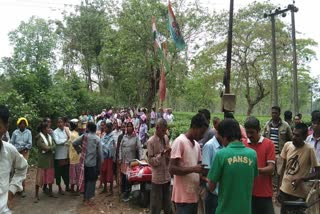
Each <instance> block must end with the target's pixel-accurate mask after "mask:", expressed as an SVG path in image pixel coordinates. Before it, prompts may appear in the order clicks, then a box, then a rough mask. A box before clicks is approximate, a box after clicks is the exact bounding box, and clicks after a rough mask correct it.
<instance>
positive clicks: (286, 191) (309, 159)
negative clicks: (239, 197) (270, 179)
mask: <svg viewBox="0 0 320 214" xmlns="http://www.w3.org/2000/svg"><path fill="white" fill-rule="evenodd" d="M307 134H308V126H307V125H306V124H304V123H300V124H297V125H296V127H295V128H294V129H293V139H292V142H287V143H286V144H285V145H284V147H283V149H282V152H281V158H282V159H283V166H282V169H281V178H282V179H281V180H282V183H281V187H280V193H279V196H278V200H279V202H280V203H282V202H284V201H293V200H298V199H301V198H302V199H306V197H307V194H308V192H306V191H305V187H304V185H303V183H301V182H302V181H308V180H311V179H314V178H316V177H318V176H319V163H318V161H317V158H316V155H315V152H314V149H313V147H312V146H311V145H310V144H306V143H305V142H304V140H305V139H306V137H307ZM314 168H315V170H314V173H312V174H309V172H310V171H311V170H312V169H314ZM286 213H287V209H286V207H284V206H283V205H282V207H281V214H286Z"/></svg>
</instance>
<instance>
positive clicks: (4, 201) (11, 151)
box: [0, 105, 28, 214]
mask: <svg viewBox="0 0 320 214" xmlns="http://www.w3.org/2000/svg"><path fill="white" fill-rule="evenodd" d="M8 120H9V110H8V108H7V107H5V106H3V105H0V139H1V138H2V136H3V135H4V134H6V132H7V127H8ZM11 169H13V172H14V175H13V177H12V178H11V179H10V172H11ZM27 170H28V163H27V161H26V160H25V159H24V158H23V156H22V155H21V154H20V153H19V152H18V151H17V149H16V148H15V147H14V146H13V145H11V144H9V143H7V142H4V141H2V140H0V172H1V173H0V213H1V214H11V211H10V210H9V208H11V205H12V199H13V195H14V194H15V193H16V192H17V191H22V190H23V189H22V181H23V180H24V179H25V178H26V174H27ZM8 207H9V208H8Z"/></svg>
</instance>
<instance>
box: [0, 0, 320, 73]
mask: <svg viewBox="0 0 320 214" xmlns="http://www.w3.org/2000/svg"><path fill="white" fill-rule="evenodd" d="M171 1H172V2H173V1H174V0H171ZM198 1H199V2H201V3H202V5H203V6H206V7H208V8H209V10H212V9H215V10H218V11H219V10H228V9H229V1H227V0H198ZM256 1H257V2H264V1H265V0H256ZM268 1H269V2H271V3H273V4H275V5H277V6H280V7H282V8H285V7H286V6H287V5H288V4H292V3H293V0H268ZM252 2H253V0H234V4H235V5H234V7H235V10H237V9H239V8H241V7H245V6H246V5H248V4H249V3H252ZM80 3H81V0H54V1H52V0H28V1H26V0H0V20H1V21H0V58H1V57H4V56H10V55H11V54H12V52H13V50H12V47H11V46H10V43H9V40H8V33H9V32H10V31H12V30H14V29H15V28H17V27H18V25H19V24H20V22H21V21H27V20H28V19H29V18H30V17H31V16H33V15H34V16H38V17H41V18H45V19H49V18H51V19H61V18H62V15H61V12H62V11H63V10H72V6H74V5H77V4H80ZM295 5H296V6H297V7H298V8H299V11H298V12H297V13H296V14H295V20H296V31H297V32H300V33H299V34H297V38H301V37H303V38H312V39H314V40H315V41H316V42H318V43H319V46H318V47H316V48H315V51H316V52H317V57H318V58H319V59H320V28H319V27H318V25H317V26H316V22H317V21H318V20H320V13H319V11H318V8H319V6H320V1H316V0H295ZM279 18H281V17H279ZM281 19H283V20H284V21H286V22H288V23H290V20H291V19H290V16H288V15H287V17H285V18H281ZM310 66H311V74H312V75H313V76H315V75H320V60H314V61H313V62H311V64H310Z"/></svg>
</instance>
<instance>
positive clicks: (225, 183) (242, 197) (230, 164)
mask: <svg viewBox="0 0 320 214" xmlns="http://www.w3.org/2000/svg"><path fill="white" fill-rule="evenodd" d="M216 159H217V160H219V161H218V163H219V164H222V168H223V170H222V171H221V177H222V178H223V179H221V180H220V181H219V200H218V204H219V206H218V209H217V213H232V214H236V213H237V212H238V213H239V214H240V213H248V214H249V213H251V195H252V188H253V181H254V178H255V176H256V175H257V165H256V163H257V162H256V159H257V157H256V152H255V151H254V150H252V149H249V148H245V146H244V145H243V143H242V142H233V143H231V144H230V145H229V146H228V147H227V148H225V149H222V150H221V151H219V152H218V153H217V156H216ZM212 168H213V169H215V165H213V167H212ZM220 196H221V197H220ZM249 205H250V206H249Z"/></svg>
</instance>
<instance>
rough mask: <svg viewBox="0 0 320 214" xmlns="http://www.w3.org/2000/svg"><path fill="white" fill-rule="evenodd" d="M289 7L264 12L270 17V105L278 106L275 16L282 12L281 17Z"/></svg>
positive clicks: (265, 16) (265, 15)
mask: <svg viewBox="0 0 320 214" xmlns="http://www.w3.org/2000/svg"><path fill="white" fill-rule="evenodd" d="M288 10H289V9H283V10H281V9H280V8H277V9H276V10H275V11H274V12H273V13H272V12H270V13H269V14H267V13H265V14H264V15H263V16H264V18H267V17H270V18H271V37H272V40H271V41H272V92H273V93H272V105H273V106H279V98H278V72H277V49H276V48H277V47H276V20H275V16H277V15H279V14H282V17H285V16H286V12H287V11H288Z"/></svg>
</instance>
